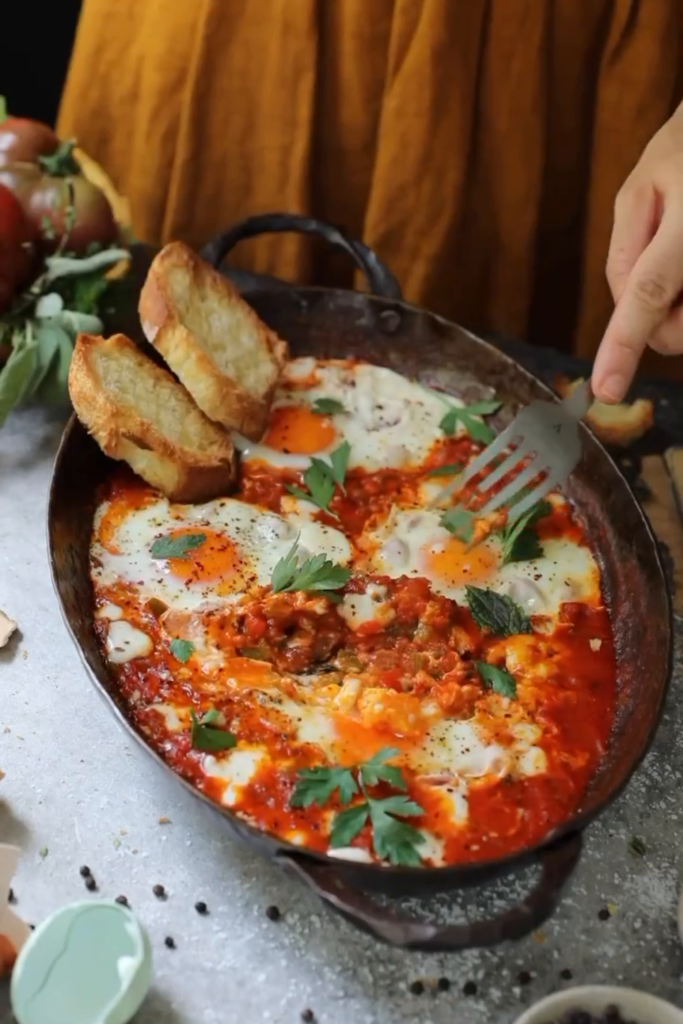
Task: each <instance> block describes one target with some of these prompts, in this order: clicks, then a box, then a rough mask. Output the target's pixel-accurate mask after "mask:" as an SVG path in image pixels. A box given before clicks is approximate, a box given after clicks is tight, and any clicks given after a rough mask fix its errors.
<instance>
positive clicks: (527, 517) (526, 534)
mask: <svg viewBox="0 0 683 1024" xmlns="http://www.w3.org/2000/svg"><path fill="white" fill-rule="evenodd" d="M552 510H553V507H552V505H551V504H550V502H549V501H537V502H536V504H535V505H532V506H531V508H530V509H529V511H528V512H525V513H524V515H522V516H520V517H519V519H517V520H515V522H514V523H511V524H510V525H509V526H506V527H504V528H503V530H502V531H501V538H502V541H503V565H506V564H507V563H508V562H527V561H530V560H531V559H532V558H540V557H541V555H542V554H543V547H542V546H541V542H540V541H539V539H538V537H537V536H536V533H535V531H534V529H533V527H534V526H535V525H536V523H537V522H538V521H539V519H543V518H544V517H545V516H549V515H550V513H551V512H552Z"/></svg>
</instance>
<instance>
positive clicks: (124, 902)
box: [114, 896, 129, 907]
mask: <svg viewBox="0 0 683 1024" xmlns="http://www.w3.org/2000/svg"><path fill="white" fill-rule="evenodd" d="M114 902H115V903H120V904H121V906H122V907H127V906H129V903H128V897H127V896H117V897H116V900H115V901H114Z"/></svg>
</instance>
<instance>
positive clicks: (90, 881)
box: [85, 875, 97, 892]
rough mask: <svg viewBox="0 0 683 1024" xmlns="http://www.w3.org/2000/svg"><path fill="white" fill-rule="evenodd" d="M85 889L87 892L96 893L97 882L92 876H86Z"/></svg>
mask: <svg viewBox="0 0 683 1024" xmlns="http://www.w3.org/2000/svg"><path fill="white" fill-rule="evenodd" d="M85 887H86V889H87V890H88V892H97V882H96V881H95V879H94V878H93V876H92V875H87V876H86V878H85Z"/></svg>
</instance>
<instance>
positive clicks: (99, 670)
mask: <svg viewBox="0 0 683 1024" xmlns="http://www.w3.org/2000/svg"><path fill="white" fill-rule="evenodd" d="M292 230H295V231H304V232H307V233H310V234H315V235H319V236H322V237H323V238H325V239H327V240H328V241H329V242H330V243H332V244H333V245H336V246H337V247H339V248H342V249H344V250H345V251H346V252H347V253H348V254H349V256H350V257H351V258H352V259H353V260H354V261H355V263H356V264H357V265H358V266H359V267H360V268H361V269H362V270H363V272H364V273H365V275H366V278H367V280H368V282H369V285H370V288H371V290H372V292H373V294H365V293H361V292H354V291H345V290H335V289H329V288H300V287H294V286H290V285H285V284H284V283H283V282H280V281H275V280H274V279H268V278H265V279H264V278H257V277H255V276H252V275H244V274H242V275H238V273H235V272H231V273H232V275H233V277H234V278H237V279H238V280H239V281H240V285H241V286H242V287H243V290H244V292H245V294H246V296H247V298H248V300H249V302H250V303H251V304H252V305H253V306H254V308H255V309H256V311H257V312H258V314H259V315H260V316H261V317H262V318H263V319H264V320H265V321H266V323H268V324H269V325H270V326H271V327H272V328H274V330H276V331H277V332H278V333H279V334H281V335H282V337H284V338H286V339H287V340H288V341H289V342H290V345H291V347H292V351H293V353H294V354H295V355H316V356H320V357H347V356H358V357H361V358H364V359H367V360H369V361H371V362H375V363H380V364H383V365H385V366H389V367H391V368H392V369H394V370H397V371H398V372H400V373H403V374H405V375H406V376H408V377H416V378H420V379H422V380H423V381H425V382H427V383H431V384H438V385H440V386H441V387H443V388H444V389H445V390H447V391H451V392H452V393H454V394H458V395H462V396H465V397H467V398H471V399H476V398H481V397H485V396H486V395H488V394H489V393H490V389H491V388H494V389H495V391H496V394H497V396H498V397H499V398H500V399H502V400H503V402H504V403H505V409H506V415H507V417H511V416H512V415H514V412H515V411H516V409H517V408H518V407H519V406H520V405H522V404H526V403H527V402H529V401H531V400H532V399H534V398H545V399H547V398H550V397H551V393H550V392H549V391H548V389H547V388H546V387H545V386H544V385H543V384H541V383H540V381H538V380H537V379H536V378H535V377H533V376H531V375H530V374H529V373H527V371H526V370H524V369H522V368H521V367H520V366H519V365H518V364H517V363H515V362H514V361H513V360H511V359H510V358H509V357H507V356H506V355H504V354H503V353H501V352H500V351H499V350H498V349H496V348H494V347H493V346H491V345H489V344H487V343H486V342H484V341H482V340H481V339H479V338H476V337H475V336H474V335H472V334H470V333H468V332H467V331H465V330H463V329H462V328H461V327H458V326H457V325H455V324H452V323H449V322H448V321H446V320H443V319H442V318H441V317H438V316H435V315H434V314H432V313H429V312H427V311H425V310H423V309H419V308H417V307H415V306H411V305H409V304H407V303H405V302H403V301H402V299H401V293H400V288H399V286H398V283H397V282H396V279H395V278H394V277H393V275H391V274H390V273H389V271H388V270H387V269H386V268H385V267H384V266H383V265H382V264H381V263H380V262H379V260H378V259H377V257H376V256H375V255H374V254H373V253H372V252H371V251H370V250H369V249H368V248H367V247H366V246H363V245H361V244H360V243H358V242H352V241H350V240H349V239H347V238H346V237H345V236H344V234H343V233H342V232H341V231H339V230H337V229H336V228H332V227H330V226H329V225H325V224H322V223H320V222H318V221H315V220H311V219H310V218H305V217H300V216H294V215H287V214H272V215H263V216H260V217H253V218H250V219H249V220H247V221H245V222H243V223H241V224H238V225H237V226H236V227H234V228H232V229H231V230H229V231H228V232H226V233H225V234H224V235H221V236H220V237H219V238H217V239H216V240H215V241H214V242H212V243H211V244H210V245H209V246H207V248H206V249H205V250H204V256H205V257H206V258H208V259H209V260H210V261H211V262H212V263H213V264H214V265H215V266H220V265H221V263H222V261H223V259H224V258H225V256H226V255H227V253H228V252H229V251H230V249H231V248H232V247H233V246H234V245H235V244H237V242H239V241H240V240H241V239H243V238H248V237H251V236H252V235H255V234H259V233H261V232H267V231H292ZM582 440H583V458H582V461H581V463H580V465H579V467H578V469H577V470H576V472H575V473H574V475H573V477H572V480H571V482H570V484H569V486H568V487H567V493H568V496H569V497H570V498H571V499H573V500H574V501H575V502H576V504H577V507H578V509H579V511H580V514H581V516H582V517H583V518H584V520H585V522H586V524H587V526H588V529H589V530H590V533H591V536H592V537H593V538H594V542H595V545H596V547H597V551H598V557H599V560H600V563H601V569H602V573H603V580H604V585H605V588H606V597H607V601H608V605H609V609H610V613H611V617H612V623H613V627H614V632H615V638H616V648H617V661H618V707H617V714H616V719H615V723H614V727H613V730H612V735H611V738H610V743H609V747H608V750H607V751H606V753H605V756H604V758H603V760H602V762H601V764H600V766H599V769H598V771H597V773H596V775H595V777H594V778H593V780H592V783H591V785H590V787H589V789H588V791H587V793H586V794H585V796H584V799H583V801H582V804H581V807H580V808H579V810H578V812H577V813H576V814H575V815H574V816H572V817H571V818H570V819H569V820H567V821H566V822H565V823H564V824H563V825H562V826H561V827H560V828H558V829H555V830H554V831H553V832H552V833H551V834H549V835H548V836H546V837H545V839H544V840H543V841H542V842H541V843H539V844H538V845H537V846H535V847H533V848H530V849H526V850H523V851H520V852H518V853H515V854H512V855H509V856H506V857H504V858H500V859H498V860H495V861H488V862H483V863H474V864H464V865H455V866H450V867H442V868H400V867H396V868H382V867H379V866H378V865H373V864H351V863H341V862H339V861H338V860H333V859H332V858H329V857H327V856H325V855H322V854H316V853H314V852H310V851H306V850H302V849H300V848H298V847H294V846H291V845H289V844H287V843H285V842H283V841H281V840H279V839H276V838H274V837H273V836H270V835H267V834H265V833H263V832H259V831H258V830H256V829H254V828H252V827H251V826H249V825H247V824H246V823H245V822H244V821H242V820H240V819H239V818H238V817H236V816H235V815H234V814H233V813H231V812H230V811H229V810H227V809H225V808H223V807H219V806H218V805H216V804H213V803H212V802H211V801H209V800H208V798H206V797H204V796H202V794H200V793H199V792H198V791H197V790H195V789H194V788H193V787H192V786H190V784H189V783H188V782H186V781H184V780H182V779H180V778H179V777H178V778H179V782H180V783H181V784H182V785H184V786H185V787H186V788H188V789H190V790H191V791H192V792H193V793H195V795H196V796H198V797H199V799H202V800H204V801H205V802H206V803H208V804H209V805H210V806H211V807H212V808H213V809H214V810H215V812H216V813H218V814H221V815H222V816H223V818H224V819H225V821H226V823H227V824H228V825H229V826H230V827H231V828H232V830H233V831H234V832H236V833H237V834H238V835H240V836H241V837H242V838H243V839H245V840H246V841H247V842H249V843H251V844H252V845H253V846H255V847H257V848H258V849H260V850H261V851H262V852H263V853H265V854H266V855H267V856H269V857H271V858H273V859H274V860H275V861H276V862H277V863H279V864H280V865H282V866H283V867H285V868H286V869H287V870H289V871H290V872H292V873H293V874H295V875H296V876H297V877H298V878H299V879H301V880H303V881H304V882H306V884H307V885H308V886H309V887H310V888H312V889H313V890H314V891H315V892H316V893H318V895H319V896H320V897H321V898H322V899H323V900H324V901H325V902H326V903H327V904H328V905H329V906H331V907H333V908H334V909H335V910H336V911H338V912H340V913H341V914H343V915H344V916H345V917H346V918H348V920H350V921H352V922H353V923H354V924H355V925H357V926H358V927H360V928H362V929H363V930H365V931H367V932H369V933H370V934H372V935H374V936H375V937H376V938H378V939H382V940H383V941H386V942H389V943H392V944H393V945H395V946H400V947H403V948H406V949H419V950H430V951H440V950H457V949H465V948H468V947H474V946H490V945H494V944H496V943H498V942H501V941H503V940H504V939H515V938H520V937H521V936H523V935H526V934H528V933H529V932H530V931H532V930H533V929H535V928H537V927H538V926H539V925H540V924H541V923H542V922H543V921H544V920H545V919H546V918H547V917H548V916H549V915H550V914H551V913H552V912H553V910H554V909H555V907H556V905H557V902H558V900H559V898H560V893H561V889H562V886H563V884H564V883H565V882H566V880H567V878H568V877H569V875H570V873H571V871H572V869H573V868H574V866H575V864H576V862H577V860H578V857H579V853H580V849H581V832H582V830H583V829H584V828H585V827H586V825H587V824H588V823H589V822H590V821H591V820H592V819H593V818H594V817H595V816H596V815H597V814H599V813H600V812H601V811H603V810H604V809H605V808H606V807H607V806H608V804H609V803H610V802H611V801H612V800H613V799H614V798H615V797H616V796H617V795H618V794H619V793H620V792H621V790H622V789H623V787H624V786H625V785H626V783H627V781H628V779H629V778H630V776H631V774H632V772H633V770H634V769H635V768H636V766H637V765H638V764H639V762H640V761H641V759H642V757H643V756H644V754H645V753H646V751H647V749H648V746H649V744H650V742H651V740H652V738H653V735H654V732H655V729H656V727H657V724H658V721H659V717H660V713H661V709H662V704H663V701H664V696H665V693H666V688H667V684H668V680H669V675H670V667H671V651H672V625H671V609H670V603H669V596H668V593H667V587H666V583H665V578H664V574H663V571H662V566H661V564H660V560H659V555H658V551H657V544H656V541H655V539H654V537H653V535H652V532H651V530H650V526H649V524H648V522H647V519H646V518H645V516H644V515H643V512H642V510H641V509H640V507H639V505H638V504H637V502H636V500H635V498H634V497H633V495H632V493H631V491H630V489H629V487H628V485H627V484H626V481H625V480H624V478H623V477H622V476H621V474H620V472H619V471H618V469H617V467H616V466H615V465H614V463H613V462H612V460H611V459H610V458H609V456H608V455H607V454H606V452H605V451H604V449H603V448H602V447H601V445H600V444H599V443H598V442H597V441H596V440H595V438H594V437H593V435H592V434H591V433H590V431H588V430H587V429H585V428H583V427H582ZM110 470H111V462H110V461H109V460H108V459H107V458H105V456H104V455H102V453H101V452H100V450H99V448H98V447H97V446H96V444H95V443H94V442H93V441H92V440H91V439H90V438H89V437H88V435H87V434H86V432H85V431H84V430H83V428H82V427H81V426H80V424H79V423H78V422H77V421H76V420H75V419H72V420H71V422H70V423H69V424H68V426H67V428H66V430H65V433H64V437H63V439H62V443H61V446H60V449H59V452H58V455H57V460H56V463H55V468H54V476H53V481H52V489H51V493H50V502H49V511H48V543H49V553H50V560H51V567H52V576H53V580H54V585H55V588H56V591H57V594H58V597H59V600H60V603H61V608H62V612H63V615H64V619H65V621H66V624H67V627H68V629H69V631H70V633H71V636H72V638H73V640H74V643H75V644H76V646H77V648H78V650H79V651H80V653H81V656H82V658H83V661H84V663H85V665H86V668H87V670H88V672H89V674H90V676H91V678H92V680H93V682H94V683H95V685H96V687H97V688H98V690H99V692H100V693H101V694H102V696H103V697H104V698H105V700H106V701H107V703H108V704H109V706H110V707H111V709H112V710H113V711H114V713H115V714H116V716H117V717H118V719H119V721H120V722H121V723H122V724H123V725H124V726H125V727H126V728H127V730H128V731H129V732H130V733H131V735H132V736H134V737H135V739H136V740H137V741H138V742H139V743H141V744H142V745H143V746H144V747H145V748H146V749H147V751H148V752H149V753H150V754H151V755H152V757H154V758H155V759H156V760H157V761H158V762H159V763H160V764H162V765H163V766H164V768H165V769H166V771H171V769H170V768H169V767H168V766H166V765H165V764H164V762H163V761H162V759H161V758H160V756H159V755H158V754H157V753H155V752H154V751H153V750H152V749H151V748H150V747H149V746H148V744H147V741H146V739H145V737H144V736H143V735H142V734H141V733H140V732H139V731H138V730H137V729H136V728H135V726H134V725H132V724H131V723H130V722H129V721H128V719H127V718H126V714H125V709H124V708H123V706H122V705H121V702H120V698H119V695H118V693H117V688H116V685H115V683H114V681H113V680H112V678H111V677H110V675H109V673H108V670H107V667H106V665H105V663H104V662H103V660H102V657H101V655H100V651H99V647H98V644H97V642H96V639H95V633H94V629H93V615H92V589H91V584H90V578H89V571H88V547H89V540H90V532H91V527H92V519H93V512H94V507H95V502H96V491H97V487H98V484H99V483H100V481H102V480H103V479H104V478H105V477H106V476H107V474H108V473H109V472H110ZM532 863H540V865H541V869H542V870H541V874H540V879H539V881H538V882H537V884H536V885H535V887H534V888H533V889H532V891H531V892H530V894H529V895H528V896H527V898H526V899H525V900H524V901H523V902H522V903H521V904H519V905H518V906H515V907H514V908H513V909H511V910H509V911H507V912H505V913H503V914H502V915H499V916H496V917H493V918H491V919H488V920H480V921H475V922H472V923H467V924H455V925H443V924H437V923H432V922H429V921H423V920H415V919H412V918H410V917H406V916H402V915H401V914H399V913H397V912H396V911H395V910H393V909H392V908H391V907H387V906H386V905H384V904H383V905H380V904H379V903H378V902H377V901H375V900H373V898H372V896H371V895H370V894H371V893H373V892H374V893H385V894H389V895H394V896H400V895H428V894H430V893H433V892H437V891H446V890H453V889H456V888H461V887H464V886H470V885H473V884H477V883H482V882H484V881H486V880H488V879H491V878H493V877H495V876H496V875H499V874H501V873H503V872H506V871H510V870H511V869H517V868H520V867H522V866H525V865H529V864H532Z"/></svg>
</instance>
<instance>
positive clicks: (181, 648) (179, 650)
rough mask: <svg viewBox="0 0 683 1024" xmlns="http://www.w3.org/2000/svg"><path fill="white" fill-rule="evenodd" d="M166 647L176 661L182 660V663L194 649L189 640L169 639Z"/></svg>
mask: <svg viewBox="0 0 683 1024" xmlns="http://www.w3.org/2000/svg"><path fill="white" fill-rule="evenodd" d="M168 649H169V651H170V652H171V654H172V655H173V657H174V658H177V659H178V661H182V662H183V664H185V662H186V661H187V660H188V658H189V657H190V655H191V654H192V652H193V651H194V644H193V643H192V641H191V640H178V639H176V640H171V642H170V644H169V645H168Z"/></svg>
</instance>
